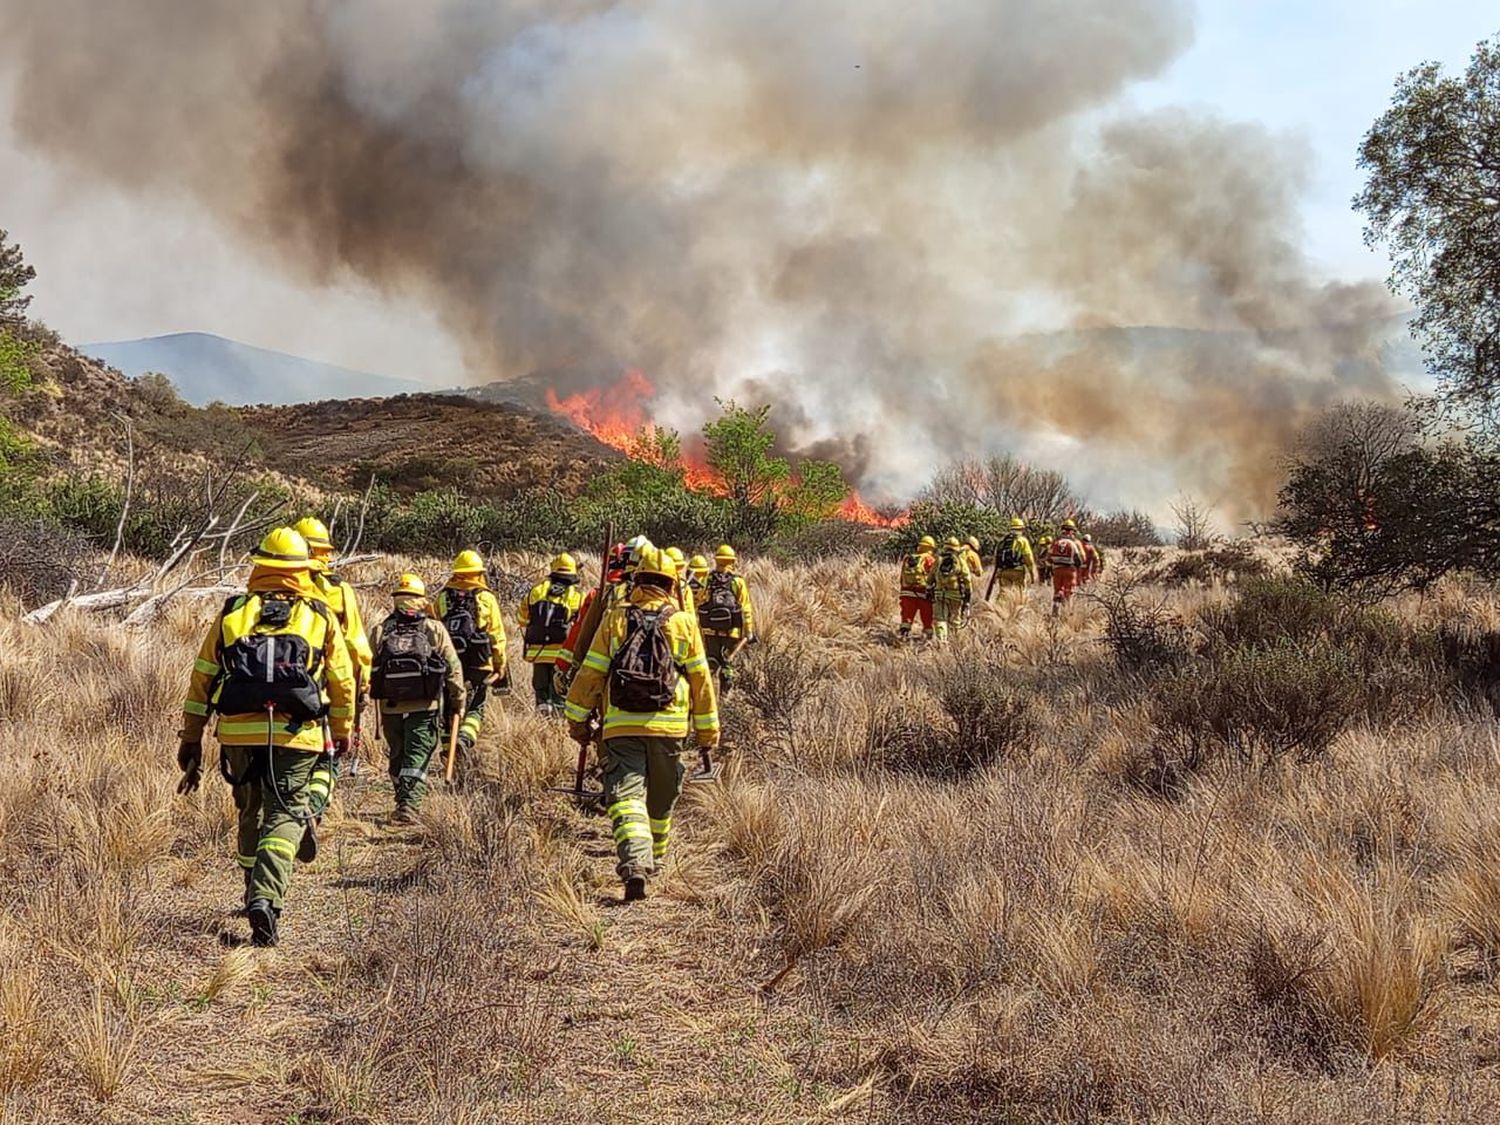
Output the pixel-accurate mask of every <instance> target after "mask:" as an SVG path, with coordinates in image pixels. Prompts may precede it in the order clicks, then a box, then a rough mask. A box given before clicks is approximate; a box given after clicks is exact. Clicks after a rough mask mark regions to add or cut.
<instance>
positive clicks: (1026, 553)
mask: <svg viewBox="0 0 1500 1125" xmlns="http://www.w3.org/2000/svg"><path fill="white" fill-rule="evenodd" d="M1006 546H1007V544H1006V542H1005V541H1004V540H1001V543H1000V546H999V548H998V549H997V550H996V551H995V571H996V573H999V574H1005V573H1007V572H1014V571H1017V570H1020V571H1024V572H1025V573H1026V576H1027V577H1028V578H1029V579H1030V580H1031V581H1032V582H1036V581H1037V574H1036V552H1035V551H1033V550H1032V549H1031V540H1029V539H1027V538H1026V536H1024V535H1022V534H1021V533H1020V532H1016V533H1015V538H1014V539H1013V540H1011V542H1010V543H1009V546H1011V547H1014V548H1015V553H1016V554H1017V556H1019V557H1020V559H1021V565H1020V566H1001V565H1000V563H1001V554H1002V553H1003V552H1004V551H1005V548H1006Z"/></svg>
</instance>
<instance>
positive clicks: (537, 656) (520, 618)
mask: <svg viewBox="0 0 1500 1125" xmlns="http://www.w3.org/2000/svg"><path fill="white" fill-rule="evenodd" d="M541 602H552V603H553V604H554V605H560V606H562V607H563V608H564V609H566V610H567V611H568V625H569V627H571V626H572V624H573V620H574V619H575V618H576V617H577V616H578V610H579V608H580V607H581V606H582V605H583V591H582V590H580V589H579V588H578V583H576V582H575V583H573V584H572V585H570V586H567V587H564V589H563V592H562V593H561V594H559V595H557V596H556V597H553V596H552V579H551V578H544V579H542V580H541V581H540V582H538V583H537V584H536V585H535V586H533V587H532V588H531V592H530V593H529V594H527V595H526V596H525V597H524V598H522V599H521V605H520V607H519V608H518V609H517V610H516V622H517V623H518V624H519V625H520V626H521V636H522V639H523V640H524V639H525V636H526V628H527V626H529V625H530V624H531V608H532V606H535V605H537V604H539V603H541ZM567 643H568V642H567V635H566V634H564V636H563V639H562V640H560V641H558V642H557V643H556V644H551V645H546V644H536V645H534V644H529V643H528V644H527V645H526V652H525V656H526V659H527V660H529V661H531V663H533V664H556V663H557V662H558V660H559V659H560V658H561V657H562V654H563V650H564V649H565V648H566V647H567Z"/></svg>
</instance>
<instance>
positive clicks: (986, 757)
mask: <svg viewBox="0 0 1500 1125" xmlns="http://www.w3.org/2000/svg"><path fill="white" fill-rule="evenodd" d="M931 689H932V692H933V695H934V697H935V698H936V700H937V703H938V705H939V706H940V707H941V708H942V711H943V713H944V715H945V716H946V718H947V723H946V724H943V725H939V726H936V727H934V726H932V725H930V724H927V725H925V729H922V730H907V729H900V720H899V719H897V718H896V717H895V716H890V717H889V718H887V719H886V722H887V723H893V724H894V726H893V728H892V729H891V730H888V731H884V732H883V734H884V735H885V736H886V741H885V743H884V746H883V751H882V758H883V761H884V763H885V765H886V767H887V768H888V769H893V770H896V771H899V772H902V773H913V774H920V775H922V776H924V777H933V778H938V779H944V780H949V779H957V778H962V777H965V776H967V775H969V774H971V773H973V772H975V771H977V770H981V769H984V768H985V767H987V766H990V765H993V764H995V763H997V762H1001V761H1004V760H1006V759H1007V758H1012V757H1016V756H1018V755H1021V754H1024V753H1026V752H1027V751H1029V750H1030V749H1031V747H1032V746H1033V745H1034V743H1035V739H1036V736H1037V733H1038V730H1039V727H1040V724H1039V721H1038V718H1037V716H1036V713H1035V698H1036V693H1035V691H1034V689H1033V688H1032V687H1031V686H1029V685H1028V684H1027V683H1026V682H1024V681H1023V680H1022V679H1021V678H1020V677H1019V676H1018V674H1017V673H1016V672H1015V671H1014V670H1011V669H1008V668H1006V667H1005V666H1004V665H1003V664H1000V663H993V664H992V663H988V662H979V663H976V662H975V661H974V660H973V659H972V658H963V657H956V656H954V657H948V658H945V659H942V660H940V661H938V662H937V664H936V666H935V667H934V669H933V670H932V678H931ZM892 736H894V737H892Z"/></svg>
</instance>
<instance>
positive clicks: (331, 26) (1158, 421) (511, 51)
mask: <svg viewBox="0 0 1500 1125" xmlns="http://www.w3.org/2000/svg"><path fill="white" fill-rule="evenodd" d="M0 27H3V28H4V34H3V35H0V64H3V65H4V67H5V70H6V72H7V73H9V74H11V75H13V76H14V79H15V92H14V104H15V128H16V131H17V133H18V135H20V136H21V137H22V138H23V139H24V140H25V141H26V142H27V143H28V144H29V145H31V146H32V147H34V148H35V149H37V150H38V151H40V152H42V153H44V154H46V155H47V156H48V157H49V158H51V159H52V160H53V161H55V162H57V163H58V164H60V165H63V166H65V167H68V168H71V169H73V170H74V171H75V172H76V174H77V176H78V177H80V178H88V179H96V180H102V181H105V182H108V183H111V184H115V185H122V186H125V187H128V188H131V189H134V190H137V191H140V192H143V193H144V192H149V193H153V194H155V195H159V196H160V195H169V194H170V193H174V192H177V193H182V194H184V195H185V196H189V197H192V198H194V199H196V200H198V201H201V202H203V203H205V204H207V205H208V206H209V207H210V208H211V209H212V211H213V212H214V213H215V214H216V215H218V216H219V217H220V218H221V219H222V221H223V222H224V223H226V224H228V225H230V226H232V227H233V228H235V229H237V230H238V231H239V232H240V233H241V234H242V235H243V236H244V237H245V239H246V240H248V241H249V242H250V243H251V244H252V245H253V246H255V247H257V248H258V249H260V250H261V251H263V252H264V253H267V254H270V255H274V256H275V257H276V258H277V260H279V262H281V263H282V264H283V265H284V267H285V268H286V269H287V270H288V271H290V272H293V273H295V274H296V275H297V276H300V277H302V278H305V279H307V280H309V281H312V282H323V283H326V282H332V281H336V280H338V279H340V278H341V277H343V276H347V275H353V276H356V277H358V278H361V279H364V280H365V281H368V282H370V283H373V284H374V285H376V286H377V287H379V288H381V289H382V290H384V291H386V292H389V293H391V294H394V295H399V296H403V297H407V298H414V299H417V300H420V301H423V302H427V303H429V304H431V305H432V306H433V307H435V308H436V309H437V310H438V311H439V313H440V315H441V316H442V318H443V319H444V322H445V323H446V324H447V325H448V326H449V327H450V328H451V329H452V331H453V332H454V333H455V334H456V336H457V337H458V338H459V339H460V340H461V341H462V343H463V344H464V347H465V350H466V357H467V361H468V364H469V368H470V370H469V372H468V377H469V378H470V379H471V380H472V381H475V382H478V381H485V380H489V379H496V378H500V379H506V378H514V377H517V376H520V375H524V374H526V373H529V372H532V371H535V370H538V369H542V368H563V369H568V368H591V369H606V370H619V369H623V368H625V367H627V366H630V367H638V368H641V369H642V370H645V371H646V372H648V373H649V374H650V376H651V378H652V379H653V380H654V381H655V382H656V383H657V384H658V386H660V387H661V388H662V390H663V401H662V402H661V403H660V408H661V410H662V412H663V414H664V417H665V420H667V421H668V422H678V423H679V424H686V425H687V426H688V427H692V425H693V424H694V423H695V422H696V421H697V420H700V419H701V418H702V417H703V416H704V414H705V413H706V412H709V411H711V410H712V398H713V396H714V395H716V394H719V395H725V394H739V395H740V396H741V397H742V398H744V397H746V396H748V395H751V394H760V395H766V394H769V395H772V396H774V397H775V398H776V399H777V400H778V401H779V403H780V404H781V405H780V408H779V409H780V410H781V414H782V415H783V416H784V417H785V418H786V419H787V421H788V424H789V425H790V426H791V428H792V430H793V431H794V432H793V433H792V434H791V437H792V439H793V441H794V442H796V443H797V444H798V445H799V446H801V447H802V448H806V449H817V450H822V451H833V452H835V453H840V452H842V453H843V455H845V456H846V457H847V459H848V460H849V467H850V468H851V469H853V470H855V471H857V472H859V473H860V475H861V476H862V477H863V479H864V480H865V481H866V483H868V484H871V485H873V486H875V488H876V490H877V491H882V490H883V491H886V492H890V493H895V494H901V493H908V494H909V493H910V492H912V491H914V490H915V489H916V488H917V487H918V486H919V485H920V484H921V483H922V482H923V480H924V479H925V478H926V476H927V475H929V473H930V471H931V470H932V469H933V468H934V467H935V466H936V465H938V464H941V463H942V462H944V461H946V460H947V459H948V458H949V457H951V456H954V455H958V454H964V453H978V452H983V451H985V450H986V449H987V448H993V447H995V446H1011V447H1017V446H1019V447H1022V448H1023V450H1029V451H1030V452H1031V453H1032V454H1033V455H1034V456H1036V457H1037V458H1038V459H1039V460H1042V461H1044V462H1049V463H1055V464H1056V466H1057V467H1059V468H1062V469H1064V470H1065V471H1068V472H1070V475H1074V476H1075V477H1081V478H1083V479H1084V480H1085V481H1086V480H1087V479H1088V478H1089V475H1090V473H1092V474H1093V475H1094V476H1095V478H1096V479H1097V480H1098V481H1100V482H1101V484H1100V487H1102V488H1106V489H1108V488H1113V489H1114V490H1115V491H1116V492H1117V493H1119V492H1121V491H1122V489H1121V485H1120V481H1121V480H1122V479H1124V480H1126V481H1127V482H1130V481H1134V482H1135V483H1134V484H1129V483H1127V485H1126V487H1125V488H1124V489H1123V491H1124V492H1130V491H1131V489H1132V488H1133V489H1135V490H1136V491H1137V492H1141V491H1144V492H1147V493H1152V492H1154V493H1155V494H1156V495H1157V496H1160V495H1161V493H1162V488H1163V486H1165V485H1171V486H1173V487H1171V488H1170V489H1169V490H1168V494H1171V493H1175V492H1176V491H1179V490H1180V489H1182V488H1191V489H1197V490H1201V491H1205V492H1207V493H1208V494H1209V495H1210V496H1211V497H1212V498H1214V499H1216V500H1218V501H1219V502H1220V503H1223V504H1228V505H1230V514H1242V513H1248V512H1250V511H1252V510H1254V509H1255V508H1256V507H1257V506H1260V505H1263V504H1264V502H1265V501H1266V500H1267V498H1268V493H1269V489H1270V485H1271V479H1272V478H1271V476H1270V475H1269V465H1268V462H1269V459H1270V457H1271V455H1272V454H1273V453H1274V451H1275V450H1276V448H1277V447H1278V445H1279V443H1280V441H1281V439H1282V437H1283V435H1284V434H1285V433H1286V432H1288V431H1289V430H1290V429H1292V428H1295V426H1296V425H1297V423H1298V421H1299V420H1300V419H1301V418H1303V417H1305V416H1306V415H1307V414H1308V413H1309V412H1311V411H1312V410H1314V409H1316V408H1317V406H1318V405H1319V404H1321V403H1323V402H1325V401H1329V400H1332V399H1336V398H1339V397H1344V396H1349V395H1377V396H1378V395H1385V394H1389V393H1390V385H1389V381H1388V380H1387V378H1386V376H1385V374H1384V373H1383V370H1382V368H1381V366H1380V363H1379V355H1378V344H1379V333H1380V331H1381V330H1382V329H1383V328H1384V325H1383V319H1384V318H1386V317H1388V315H1389V314H1390V312H1391V309H1390V307H1389V304H1388V302H1387V301H1386V300H1385V298H1384V295H1383V293H1382V292H1381V291H1380V290H1379V289H1378V288H1376V287H1374V286H1370V287H1361V288H1356V289H1348V288H1337V287H1333V288H1331V287H1328V286H1325V285H1322V284H1320V283H1319V282H1318V281H1317V280H1316V279H1314V278H1312V277H1311V276H1309V268H1308V264H1307V262H1306V261H1305V260H1304V258H1303V256H1302V255H1301V253H1300V252H1299V250H1298V249H1297V245H1298V240H1299V232H1298V230H1297V227H1296V205H1297V202H1298V199H1299V195H1300V192H1301V191H1302V189H1303V187H1304V180H1305V172H1304V168H1303V159H1304V157H1303V154H1302V153H1301V152H1300V151H1298V150H1296V149H1295V147H1291V148H1289V147H1288V146H1287V145H1286V144H1283V143H1281V142H1278V141H1276V140H1275V139H1273V138H1270V137H1268V136H1267V135H1266V134H1265V133H1264V132H1262V131H1260V130H1257V129H1255V128H1251V127H1244V126H1231V125H1226V124H1222V123H1219V122H1216V121H1212V120H1205V119H1203V118H1200V117H1193V116H1190V115H1185V114H1160V115H1155V116H1148V117H1134V118H1132V117H1122V116H1120V115H1118V114H1115V115H1111V113H1110V112H1109V108H1108V107H1109V106H1110V104H1111V103H1112V102H1113V101H1114V99H1116V98H1117V96H1118V95H1119V94H1120V93H1121V91H1122V90H1124V89H1126V88H1127V87H1128V86H1129V85H1130V84H1131V83H1132V82H1134V81H1137V80H1140V79H1142V78H1145V77H1149V76H1151V75H1153V74H1156V73H1158V72H1159V71H1160V70H1162V68H1163V67H1165V66H1166V65H1167V64H1168V63H1169V62H1170V61H1171V60H1172V59H1173V58H1174V57H1176V56H1177V55H1178V54H1179V53H1180V52H1181V51H1182V50H1184V49H1185V47H1186V46H1187V45H1188V43H1189V42H1190V39H1191V32H1192V27H1191V13H1190V11H1189V9H1188V6H1187V5H1186V3H1185V2H1180V0H1049V2H1046V3H1042V2H1039V0H948V2H946V3H942V4H912V3H910V2H909V0H903V2H895V0H863V2H862V3H859V4H849V3H847V2H844V0H804V2H803V3H799V4H796V5H771V4H766V3H764V2H763V0H755V2H752V0H713V2H711V3H703V2H702V0H633V2H625V0H620V2H609V0H509V2H504V0H429V2H427V3H420V4H414V3H411V2H410V0H401V2H397V0H365V2H361V3H335V2H332V0H278V2H277V3H275V4H257V3H247V2H245V0H132V2H131V3H129V4H123V3H116V4H100V3H97V2H96V0H46V2H45V3H37V2H33V0H0ZM1138 325H1160V326H1166V327H1168V328H1171V329H1175V330H1178V331H1177V332H1176V333H1175V334H1173V335H1172V336H1171V337H1170V338H1167V337H1162V336H1159V335H1158V336H1152V335H1151V334H1149V333H1139V332H1129V331H1126V332H1122V331H1120V328H1121V327H1122V326H1124V327H1126V328H1128V327H1130V326H1138ZM1042 327H1046V328H1062V329H1066V330H1067V331H1064V332H1061V333H1058V332H1051V333H1047V334H1041V333H1036V334H1032V335H1027V334H1026V332H1027V330H1029V329H1038V328H1042ZM1064 462H1068V463H1064ZM1080 465H1083V466H1087V467H1088V471H1085V472H1082V473H1080V472H1079V471H1078V466H1080ZM1143 465H1150V466H1154V469H1151V470H1150V471H1148V470H1146V469H1143V468H1142V466H1143ZM1152 473H1154V474H1155V477H1154V478H1152ZM1148 478H1152V479H1148ZM1106 481H1107V482H1108V483H1107V484H1105V483H1103V482H1106ZM1095 498H1096V499H1103V500H1105V501H1106V502H1107V501H1110V500H1113V499H1116V497H1115V496H1110V495H1106V496H1103V497H1099V496H1096V497H1095ZM1141 498H1142V497H1141V496H1131V497H1130V499H1136V500H1138V499H1141Z"/></svg>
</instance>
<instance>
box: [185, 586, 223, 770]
mask: <svg viewBox="0 0 1500 1125" xmlns="http://www.w3.org/2000/svg"><path fill="white" fill-rule="evenodd" d="M222 621H223V615H222V614H221V615H219V616H216V617H215V618H214V623H213V624H212V625H211V626H210V627H209V630H208V634H207V635H206V636H205V637H204V638H203V643H202V644H201V645H199V646H198V658H197V659H196V660H194V661H193V674H192V675H191V676H190V677H189V678H188V689H187V695H186V696H185V697H184V698H183V701H182V740H183V741H184V742H197V741H199V740H200V739H202V738H203V731H204V728H205V727H207V726H208V700H209V695H210V693H211V692H212V691H213V686H214V680H215V679H216V678H217V677H218V675H219V635H220V632H221V630H222V628H223V625H222Z"/></svg>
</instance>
